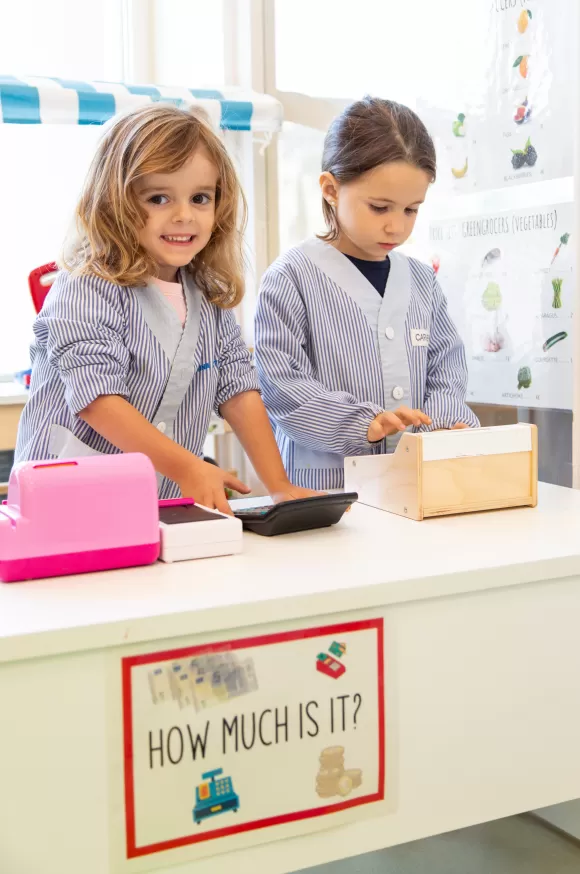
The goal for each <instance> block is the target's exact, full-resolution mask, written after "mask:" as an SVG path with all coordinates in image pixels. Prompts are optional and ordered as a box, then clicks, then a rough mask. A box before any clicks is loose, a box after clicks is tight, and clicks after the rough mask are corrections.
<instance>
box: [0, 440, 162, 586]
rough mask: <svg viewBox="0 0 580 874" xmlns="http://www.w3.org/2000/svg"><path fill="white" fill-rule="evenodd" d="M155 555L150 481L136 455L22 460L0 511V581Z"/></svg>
mask: <svg viewBox="0 0 580 874" xmlns="http://www.w3.org/2000/svg"><path fill="white" fill-rule="evenodd" d="M158 557H159V509H158V501H157V480H156V476H155V470H154V468H153V465H152V464H151V462H150V460H149V459H148V458H147V457H146V456H145V455H141V454H139V453H128V454H126V455H95V456H88V457H85V458H70V459H66V460H65V461H28V462H24V463H22V464H18V465H16V466H15V467H14V469H13V470H12V473H11V474H10V482H9V485H8V500H7V501H6V502H4V503H3V504H2V505H1V506H0V580H2V581H3V582H5V583H12V582H16V581H17V580H32V579H37V578H38V577H54V576H61V575H64V574H80V573H87V572H89V571H102V570H110V569H112V568H121V567H133V566H135V565H143V564H151V563H153V562H154V561H156V560H157V558H158Z"/></svg>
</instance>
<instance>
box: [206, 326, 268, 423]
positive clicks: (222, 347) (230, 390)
mask: <svg viewBox="0 0 580 874" xmlns="http://www.w3.org/2000/svg"><path fill="white" fill-rule="evenodd" d="M217 330H218V350H219V352H218V355H219V360H218V367H219V381H218V387H217V392H216V398H215V405H214V408H215V412H216V413H217V415H218V416H219V415H220V410H219V408H220V406H221V405H222V404H225V402H226V401H229V399H230V398H233V397H234V396H235V395H239V394H242V392H245V391H260V386H259V383H258V377H257V376H256V370H255V368H254V366H253V365H252V359H251V356H250V352H249V349H248V347H247V346H246V344H245V343H244V341H243V339H242V334H241V331H240V328H239V326H238V323H237V322H236V317H235V315H234V313H233V312H232V310H219V312H218V315H217Z"/></svg>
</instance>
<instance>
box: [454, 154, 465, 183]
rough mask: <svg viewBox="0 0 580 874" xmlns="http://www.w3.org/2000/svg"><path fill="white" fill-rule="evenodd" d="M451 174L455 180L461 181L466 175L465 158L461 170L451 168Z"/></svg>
mask: <svg viewBox="0 0 580 874" xmlns="http://www.w3.org/2000/svg"><path fill="white" fill-rule="evenodd" d="M451 172H452V173H453V175H454V176H455V178H456V179H463V177H464V176H465V174H466V173H467V158H466V159H465V164H464V165H463V167H462V168H461V170H457V169H456V168H455V167H452V168H451Z"/></svg>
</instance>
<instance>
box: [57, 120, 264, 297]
mask: <svg viewBox="0 0 580 874" xmlns="http://www.w3.org/2000/svg"><path fill="white" fill-rule="evenodd" d="M199 147H203V148H205V150H206V151H207V152H208V154H209V157H210V159H211V160H212V161H213V163H214V164H215V166H216V168H217V171H218V184H217V191H216V212H215V225H214V229H213V232H212V236H211V238H210V240H209V242H208V244H207V245H206V246H205V247H204V248H203V249H202V251H201V252H199V253H198V254H197V255H196V257H195V259H194V260H192V261H191V262H190V263H189V264H188V265H187V267H186V269H187V270H188V271H189V272H190V273H191V275H192V276H193V278H194V279H195V281H196V283H197V285H198V286H199V288H200V289H201V290H202V291H203V293H204V294H205V295H206V297H207V299H208V300H210V301H211V302H212V303H215V304H217V306H220V307H224V308H227V307H234V306H236V305H237V304H238V303H239V302H240V300H241V299H242V297H243V294H244V279H243V254H242V234H243V230H244V228H245V223H246V213H247V209H246V201H245V198H244V195H243V192H242V190H241V187H240V184H239V181H238V178H237V175H236V171H235V169H234V165H233V163H232V161H231V158H230V157H229V155H228V153H227V151H226V148H225V146H224V145H223V143H222V142H221V140H220V139H219V137H218V136H217V135H216V134H215V133H214V132H213V130H212V129H211V127H210V125H209V121H208V119H207V116H206V114H205V112H203V110H200V109H199V108H197V107H195V108H191V107H188V108H185V109H182V108H179V107H176V106H172V105H170V104H163V103H155V104H151V105H147V106H144V107H140V108H139V109H136V110H133V111H132V112H129V113H127V114H125V115H122V116H120V117H118V118H116V119H114V120H113V122H112V124H111V125H110V127H109V129H108V130H107V131H106V132H105V134H104V135H103V137H102V140H101V142H100V144H99V147H98V149H97V153H96V155H95V157H94V158H93V161H92V164H91V167H90V169H89V172H88V175H87V178H86V180H85V185H84V189H83V192H82V194H81V197H80V200H79V202H78V205H77V208H76V213H75V217H76V229H75V232H73V234H71V235H69V237H68V238H67V240H66V241H65V251H64V252H63V255H62V258H61V266H62V267H64V268H66V269H67V270H69V271H71V272H72V273H74V274H76V275H80V274H86V273H93V274H96V275H97V276H100V277H101V278H102V279H106V280H108V281H109V282H114V283H116V284H118V285H124V286H141V285H145V284H146V282H147V278H148V277H150V276H155V274H156V269H157V268H156V264H155V262H154V261H153V259H152V258H151V257H150V255H149V254H148V253H147V252H146V251H145V249H144V248H143V247H142V246H141V245H140V243H139V240H138V237H137V234H138V231H139V230H140V229H141V228H142V227H143V226H144V224H145V220H146V214H145V211H144V210H143V207H142V206H141V204H140V203H139V202H138V199H137V196H136V193H135V182H136V180H137V179H139V178H141V177H142V176H144V175H145V174H148V173H173V172H175V171H176V170H179V169H180V168H181V167H182V166H183V164H184V163H185V162H186V161H187V160H188V159H189V158H190V157H191V155H192V154H193V152H194V151H195V150H196V149H197V148H199ZM240 208H241V221H240V220H239V213H240Z"/></svg>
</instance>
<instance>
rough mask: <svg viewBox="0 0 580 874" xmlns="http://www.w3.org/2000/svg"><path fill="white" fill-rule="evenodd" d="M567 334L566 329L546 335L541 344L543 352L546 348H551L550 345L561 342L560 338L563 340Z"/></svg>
mask: <svg viewBox="0 0 580 874" xmlns="http://www.w3.org/2000/svg"><path fill="white" fill-rule="evenodd" d="M567 336H568V334H567V333H566V331H558V333H557V334H552V336H551V337H548V339H547V340H546V342H545V343H544V345H543V346H542V349H543V350H544V352H547V351H548V349H551V348H552V346H555V345H556V343H561V342H562V340H565V339H566V337H567Z"/></svg>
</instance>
